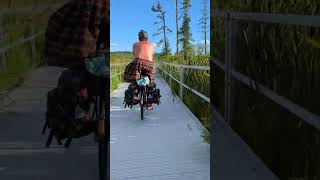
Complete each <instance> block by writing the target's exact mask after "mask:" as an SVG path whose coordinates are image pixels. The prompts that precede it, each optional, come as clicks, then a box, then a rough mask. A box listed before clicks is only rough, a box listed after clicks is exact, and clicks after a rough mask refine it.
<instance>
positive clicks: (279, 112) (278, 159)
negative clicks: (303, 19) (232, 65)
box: [212, 0, 320, 180]
mask: <svg viewBox="0 0 320 180" xmlns="http://www.w3.org/2000/svg"><path fill="white" fill-rule="evenodd" d="M319 7H320V2H319V1H316V0H307V1H305V0H295V1H294V0H291V1H290V0H289V1H284V0H280V1H275V0H271V1H267V0H262V1H253V0H234V1H221V0H218V1H216V5H215V8H217V9H220V10H231V11H245V12H264V13H284V14H300V15H320V8H319ZM212 21H213V27H214V29H213V32H212V37H213V40H214V41H213V52H214V55H215V56H216V57H218V58H219V59H222V60H223V59H224V58H225V52H224V48H225V43H224V42H225V29H224V27H225V21H223V20H222V19H220V18H215V19H212ZM237 24H238V27H239V30H238V33H237V36H238V38H237V63H236V70H237V71H240V72H242V73H244V74H246V75H248V76H250V77H252V78H253V79H254V80H255V81H257V82H259V83H261V84H263V85H264V86H266V87H268V88H270V89H271V90H273V91H275V92H276V93H278V94H279V95H281V96H284V97H286V98H288V99H289V100H291V101H293V102H294V103H296V104H298V105H300V106H302V107H304V108H305V109H306V110H308V111H311V112H313V113H315V114H318V115H319V114H320V109H319V107H320V96H319V95H318V93H317V92H319V91H320V84H319V81H320V79H319V77H320V63H319V59H320V51H319V44H320V29H319V28H313V27H301V26H287V25H278V24H261V23H253V22H238V23H237ZM213 71H214V75H213V79H214V81H215V83H214V93H213V97H212V98H213V99H215V101H214V104H215V107H216V108H217V109H218V110H219V111H220V112H223V111H224V107H223V106H224V103H223V101H224V100H223V98H224V94H223V88H224V82H223V81H224V74H223V73H222V72H221V70H219V69H218V68H214V69H213ZM234 87H235V89H237V91H236V92H235V93H236V94H235V97H236V99H235V112H236V113H235V114H234V117H233V123H232V124H231V125H232V127H233V128H234V129H235V130H236V131H237V132H238V133H239V134H240V135H241V136H242V137H243V139H244V140H245V141H246V142H247V143H248V144H249V145H250V146H251V147H252V148H253V150H254V151H255V152H256V153H257V154H258V155H259V156H260V157H261V158H262V159H263V160H264V162H265V163H266V164H267V165H268V166H269V167H270V168H271V169H272V170H273V172H275V173H276V174H277V175H278V176H279V177H280V178H281V179H288V180H291V179H304V180H311V179H319V178H320V169H319V168H320V151H319V150H320V144H319V138H320V132H319V131H318V130H316V129H315V128H312V127H311V126H310V125H308V124H306V123H304V122H303V121H302V120H301V119H300V118H298V117H296V116H294V115H292V114H291V113H289V112H287V111H285V110H284V109H283V108H281V107H280V106H279V105H276V104H275V103H273V102H271V101H270V100H268V99H266V98H264V97H263V96H261V95H259V94H258V93H257V92H255V91H252V90H250V89H249V88H248V87H246V86H244V85H242V84H240V83H238V82H237V83H235V84H234Z"/></svg>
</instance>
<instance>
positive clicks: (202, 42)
mask: <svg viewBox="0 0 320 180" xmlns="http://www.w3.org/2000/svg"><path fill="white" fill-rule="evenodd" d="M206 41H207V45H210V41H209V40H208V39H207V40H206ZM199 44H204V40H201V41H199Z"/></svg>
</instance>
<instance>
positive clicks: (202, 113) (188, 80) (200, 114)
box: [158, 54, 211, 142]
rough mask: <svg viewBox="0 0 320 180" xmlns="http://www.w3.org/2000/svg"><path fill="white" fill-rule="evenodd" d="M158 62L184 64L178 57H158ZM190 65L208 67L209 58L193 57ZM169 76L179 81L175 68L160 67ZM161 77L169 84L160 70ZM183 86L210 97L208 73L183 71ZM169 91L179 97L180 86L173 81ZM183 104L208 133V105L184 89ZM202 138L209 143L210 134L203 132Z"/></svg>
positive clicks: (202, 56) (209, 112) (209, 121)
mask: <svg viewBox="0 0 320 180" xmlns="http://www.w3.org/2000/svg"><path fill="white" fill-rule="evenodd" d="M158 61H161V62H170V63H174V64H185V63H184V61H183V58H182V57H180V56H164V57H160V58H159V59H158ZM190 65H197V66H209V56H208V55H201V54H198V55H195V54H194V55H193V56H192V57H191V59H190ZM162 68H163V69H165V70H166V71H167V72H169V73H170V74H173V76H174V77H175V78H176V79H179V78H180V76H179V70H178V69H177V68H175V67H170V66H162ZM158 72H160V74H161V76H162V77H163V78H164V79H165V80H166V81H167V83H168V84H170V78H169V77H168V76H166V75H165V74H164V73H162V71H161V70H158ZM184 74H185V82H184V83H185V84H186V85H188V86H189V87H191V88H193V89H195V90H197V91H199V92H200V93H202V94H204V95H205V96H207V97H210V71H201V70H193V69H186V70H185V73H184ZM171 84H172V85H171V89H172V90H173V91H174V93H175V94H177V95H179V91H180V85H179V84H178V83H176V82H175V81H174V80H171ZM183 102H184V103H185V104H186V106H187V107H188V108H189V109H190V111H191V112H192V113H193V114H194V115H195V116H196V117H197V118H199V120H200V122H201V123H202V125H203V126H204V127H205V128H206V129H207V130H208V131H209V132H210V123H211V109H210V104H209V103H208V102H206V101H204V100H203V99H202V98H200V97H198V96H197V95H195V94H194V93H193V92H191V91H190V90H188V89H185V88H184V96H183ZM202 137H203V138H204V140H205V141H206V142H210V138H209V137H210V134H209V133H208V132H207V131H203V133H202Z"/></svg>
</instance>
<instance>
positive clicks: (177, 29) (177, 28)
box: [176, 0, 179, 54]
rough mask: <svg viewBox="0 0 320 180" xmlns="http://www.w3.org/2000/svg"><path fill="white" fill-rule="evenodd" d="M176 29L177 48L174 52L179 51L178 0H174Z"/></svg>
mask: <svg viewBox="0 0 320 180" xmlns="http://www.w3.org/2000/svg"><path fill="white" fill-rule="evenodd" d="M176 31H177V41H176V46H177V50H176V53H177V54H178V53H179V12H178V0H176Z"/></svg>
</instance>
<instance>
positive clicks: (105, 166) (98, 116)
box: [88, 64, 110, 180]
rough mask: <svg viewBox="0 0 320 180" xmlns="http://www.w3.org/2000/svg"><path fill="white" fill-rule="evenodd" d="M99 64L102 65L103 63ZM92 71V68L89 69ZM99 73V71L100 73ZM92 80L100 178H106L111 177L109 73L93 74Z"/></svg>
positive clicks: (101, 179)
mask: <svg viewBox="0 0 320 180" xmlns="http://www.w3.org/2000/svg"><path fill="white" fill-rule="evenodd" d="M98 66H101V64H100V65H99V64H98ZM88 71H89V72H90V70H88ZM98 74H99V73H98ZM90 76H91V80H92V81H94V82H95V83H94V90H93V92H91V93H92V94H93V99H94V110H93V114H92V118H93V120H94V121H96V122H97V128H96V132H95V139H96V142H98V143H99V145H98V146H99V148H98V151H99V152H98V154H99V162H98V165H99V178H100V180H106V179H109V177H110V168H109V167H110V162H109V159H110V153H109V152H110V144H109V140H110V128H109V127H110V113H109V110H110V108H109V106H110V104H109V81H110V79H109V73H104V74H99V75H97V74H92V73H90Z"/></svg>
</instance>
